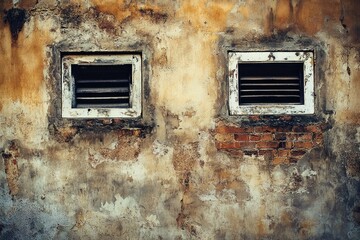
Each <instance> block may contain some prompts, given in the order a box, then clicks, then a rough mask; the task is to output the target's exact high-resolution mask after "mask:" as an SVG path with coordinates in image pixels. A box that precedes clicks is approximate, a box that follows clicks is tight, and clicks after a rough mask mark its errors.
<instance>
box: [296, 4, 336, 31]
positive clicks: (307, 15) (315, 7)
mask: <svg viewBox="0 0 360 240" xmlns="http://www.w3.org/2000/svg"><path fill="white" fill-rule="evenodd" d="M339 16H340V0H337V1H331V4H329V3H325V4H324V1H322V0H301V1H299V3H298V4H297V6H296V20H295V21H296V25H297V27H298V28H299V29H300V30H301V31H303V32H306V33H308V34H310V35H313V34H316V33H317V32H319V31H320V30H321V29H322V28H323V27H324V23H325V21H327V19H328V20H332V21H338V19H339Z"/></svg>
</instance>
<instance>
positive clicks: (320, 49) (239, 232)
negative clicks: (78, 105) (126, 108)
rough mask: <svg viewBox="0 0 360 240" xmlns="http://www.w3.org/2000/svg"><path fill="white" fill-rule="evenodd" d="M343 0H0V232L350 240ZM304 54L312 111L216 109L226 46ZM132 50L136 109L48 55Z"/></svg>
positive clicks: (353, 193) (355, 11)
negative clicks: (106, 114)
mask: <svg viewBox="0 0 360 240" xmlns="http://www.w3.org/2000/svg"><path fill="white" fill-rule="evenodd" d="M359 9H360V2H359V1H358V0H329V1H322V0H266V1H256V0H237V1H235V0H223V1H219V0H196V1H165V0H151V1H144V0H143V1H128V0H109V1H100V0H83V1H80V0H64V1H60V0H36V1H35V0H27V1H25V0H13V1H9V0H3V1H1V2H0V16H1V19H3V21H0V40H1V41H0V66H1V68H0V152H1V155H0V238H1V239H359V238H360V195H359V192H360V182H359V181H360V98H359V92H360V63H359V62H360V42H359V37H360V14H359ZM255 50H256V51H296V50H312V51H314V54H315V61H314V66H315V70H314V72H315V101H316V105H315V114H314V115H306V116H290V115H281V116H279V115H267V116H259V115H250V116H230V115H229V109H228V87H229V86H228V74H229V73H228V70H227V69H228V68H227V67H228V62H227V54H228V52H229V51H255ZM67 52H77V53H84V52H87V53H92V52H127V53H129V52H136V53H140V54H141V55H142V81H143V96H142V103H143V108H142V117H141V118H139V119H131V120H125V119H121V118H117V119H77V120H75V119H64V118H62V117H61V56H62V54H64V53H67Z"/></svg>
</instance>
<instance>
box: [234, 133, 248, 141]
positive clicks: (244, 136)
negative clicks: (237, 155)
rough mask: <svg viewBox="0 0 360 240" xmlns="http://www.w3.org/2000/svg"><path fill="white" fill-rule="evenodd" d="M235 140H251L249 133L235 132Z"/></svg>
mask: <svg viewBox="0 0 360 240" xmlns="http://www.w3.org/2000/svg"><path fill="white" fill-rule="evenodd" d="M235 140H236V141H240V142H245V141H249V135H248V134H235Z"/></svg>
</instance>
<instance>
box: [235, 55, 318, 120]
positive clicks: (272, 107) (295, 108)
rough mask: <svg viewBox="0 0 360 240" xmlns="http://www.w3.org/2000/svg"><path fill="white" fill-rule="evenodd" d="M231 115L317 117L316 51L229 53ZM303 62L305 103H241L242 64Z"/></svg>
mask: <svg viewBox="0 0 360 240" xmlns="http://www.w3.org/2000/svg"><path fill="white" fill-rule="evenodd" d="M228 62H229V66H228V67H229V76H228V77H229V110H230V115H279V114H304V115H305V114H314V112H315V106H314V96H315V94H314V66H313V65H314V54H313V52H312V51H289V52H280V51H266V52H260V51H259V52H255V51H253V52H240V51H239V52H228ZM274 62H276V63H303V66H304V69H303V77H304V79H303V83H304V86H303V87H304V104H296V105H291V104H266V105H261V104H251V105H240V103H239V76H238V74H239V70H238V65H239V63H254V64H256V63H274Z"/></svg>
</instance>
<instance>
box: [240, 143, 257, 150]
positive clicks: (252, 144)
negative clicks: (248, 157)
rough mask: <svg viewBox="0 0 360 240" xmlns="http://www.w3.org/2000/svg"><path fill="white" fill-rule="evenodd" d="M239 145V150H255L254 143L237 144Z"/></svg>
mask: <svg viewBox="0 0 360 240" xmlns="http://www.w3.org/2000/svg"><path fill="white" fill-rule="evenodd" d="M238 143H239V145H240V146H239V148H241V149H253V148H255V143H254V142H238Z"/></svg>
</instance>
